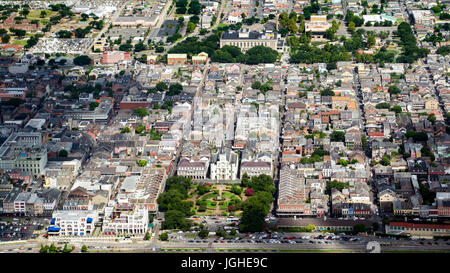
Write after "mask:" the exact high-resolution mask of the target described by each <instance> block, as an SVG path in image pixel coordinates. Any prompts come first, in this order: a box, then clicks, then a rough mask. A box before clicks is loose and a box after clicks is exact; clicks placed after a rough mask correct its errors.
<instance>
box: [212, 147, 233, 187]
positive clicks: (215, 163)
mask: <svg viewBox="0 0 450 273" xmlns="http://www.w3.org/2000/svg"><path fill="white" fill-rule="evenodd" d="M238 165H239V157H238V155H237V154H236V153H235V152H233V151H232V150H231V149H229V148H222V149H221V150H220V151H219V152H218V153H217V154H216V155H215V156H214V157H213V159H212V161H211V179H212V180H236V179H237V174H238Z"/></svg>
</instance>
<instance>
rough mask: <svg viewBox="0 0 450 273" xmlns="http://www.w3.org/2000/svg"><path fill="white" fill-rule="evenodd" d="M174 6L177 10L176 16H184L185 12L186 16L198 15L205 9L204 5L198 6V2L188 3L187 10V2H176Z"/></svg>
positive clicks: (185, 0)
mask: <svg viewBox="0 0 450 273" xmlns="http://www.w3.org/2000/svg"><path fill="white" fill-rule="evenodd" d="M175 6H176V8H177V9H176V10H175V12H176V13H177V14H186V12H187V13H188V14H195V15H199V14H200V13H201V11H202V9H203V8H204V7H205V6H204V5H202V4H200V2H199V1H198V0H191V2H190V3H189V8H188V7H187V6H188V1H187V0H178V1H176V2H175Z"/></svg>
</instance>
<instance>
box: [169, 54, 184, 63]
mask: <svg viewBox="0 0 450 273" xmlns="http://www.w3.org/2000/svg"><path fill="white" fill-rule="evenodd" d="M186 62H187V54H184V53H180V54H167V64H184V63H186Z"/></svg>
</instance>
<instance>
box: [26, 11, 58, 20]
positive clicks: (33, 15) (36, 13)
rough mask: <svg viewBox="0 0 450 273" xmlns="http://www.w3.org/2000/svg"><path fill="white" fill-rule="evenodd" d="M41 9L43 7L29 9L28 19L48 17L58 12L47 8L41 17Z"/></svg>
mask: <svg viewBox="0 0 450 273" xmlns="http://www.w3.org/2000/svg"><path fill="white" fill-rule="evenodd" d="M41 11H43V9H36V10H30V13H29V14H28V16H27V18H28V19H30V20H33V19H48V18H50V17H52V16H54V15H55V14H57V13H58V12H56V11H51V10H48V9H47V10H45V11H46V12H47V15H45V17H43V18H41Z"/></svg>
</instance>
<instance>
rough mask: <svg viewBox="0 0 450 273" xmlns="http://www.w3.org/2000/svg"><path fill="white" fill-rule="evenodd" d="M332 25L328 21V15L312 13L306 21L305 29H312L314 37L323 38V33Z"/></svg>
mask: <svg viewBox="0 0 450 273" xmlns="http://www.w3.org/2000/svg"><path fill="white" fill-rule="evenodd" d="M330 27H331V24H330V23H328V22H327V16H326V15H312V16H311V19H310V20H309V21H308V22H306V23H305V31H306V32H308V31H311V34H312V38H313V39H321V38H323V35H324V34H325V32H326V31H327V29H329V28H330Z"/></svg>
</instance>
